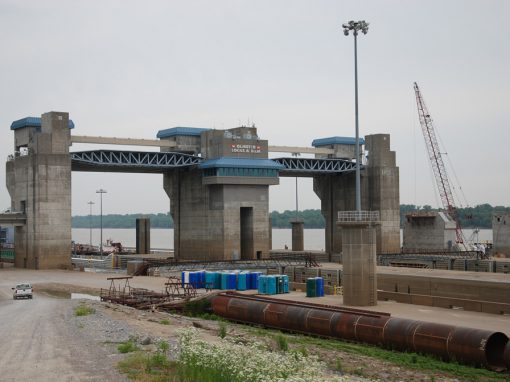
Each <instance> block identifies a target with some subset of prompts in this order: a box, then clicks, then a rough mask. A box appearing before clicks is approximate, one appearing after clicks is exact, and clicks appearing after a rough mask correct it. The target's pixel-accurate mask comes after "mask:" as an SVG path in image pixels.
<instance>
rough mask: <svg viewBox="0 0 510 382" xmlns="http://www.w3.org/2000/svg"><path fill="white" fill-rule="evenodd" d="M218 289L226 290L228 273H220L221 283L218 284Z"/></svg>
mask: <svg viewBox="0 0 510 382" xmlns="http://www.w3.org/2000/svg"><path fill="white" fill-rule="evenodd" d="M220 287H221V288H220V289H222V290H226V289H228V273H227V272H222V273H221V283H220Z"/></svg>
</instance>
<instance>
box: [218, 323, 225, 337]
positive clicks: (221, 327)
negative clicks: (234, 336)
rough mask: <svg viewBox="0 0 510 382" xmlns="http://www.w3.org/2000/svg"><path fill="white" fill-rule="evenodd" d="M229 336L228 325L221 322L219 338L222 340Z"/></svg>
mask: <svg viewBox="0 0 510 382" xmlns="http://www.w3.org/2000/svg"><path fill="white" fill-rule="evenodd" d="M226 335H227V324H225V323H224V322H220V323H219V324H218V336H220V338H225V337H226Z"/></svg>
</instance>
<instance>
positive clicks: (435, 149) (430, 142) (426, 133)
mask: <svg viewBox="0 0 510 382" xmlns="http://www.w3.org/2000/svg"><path fill="white" fill-rule="evenodd" d="M414 93H415V94H416V104H417V106H418V115H419V117H420V124H421V129H422V131H423V137H424V138H425V145H426V146H427V150H428V153H429V158H430V163H431V164H432V170H433V172H434V176H435V178H436V184H437V187H438V188H439V195H440V196H441V201H442V203H443V207H444V209H445V210H446V212H447V213H448V215H450V217H451V218H452V220H453V221H455V225H456V226H455V236H456V241H457V243H459V244H461V243H464V239H463V235H462V229H461V227H460V220H459V217H458V215H457V207H455V200H454V199H453V193H452V189H451V187H450V181H449V180H448V174H447V173H446V167H445V165H444V162H443V158H442V156H441V152H440V151H439V144H438V143H437V139H436V132H435V129H434V125H433V124H432V118H431V117H430V114H429V111H428V109H427V106H426V105H425V101H424V100H423V97H422V95H421V92H420V88H419V87H418V84H417V83H416V82H415V83H414Z"/></svg>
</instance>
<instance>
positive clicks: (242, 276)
mask: <svg viewBox="0 0 510 382" xmlns="http://www.w3.org/2000/svg"><path fill="white" fill-rule="evenodd" d="M248 275H249V273H245V272H241V273H238V274H237V290H246V289H248V288H247V279H248Z"/></svg>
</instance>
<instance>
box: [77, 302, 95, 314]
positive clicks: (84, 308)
mask: <svg viewBox="0 0 510 382" xmlns="http://www.w3.org/2000/svg"><path fill="white" fill-rule="evenodd" d="M94 313H96V310H95V309H94V308H91V307H90V306H86V305H80V306H78V307H76V308H75V309H74V315H75V316H78V317H80V316H88V315H89V314H94Z"/></svg>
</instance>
